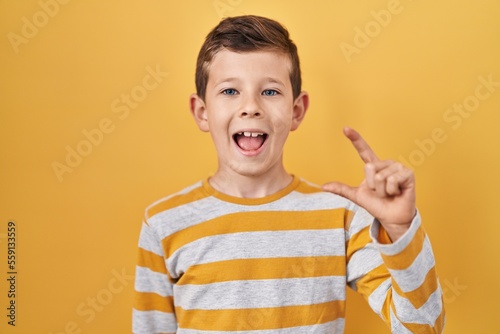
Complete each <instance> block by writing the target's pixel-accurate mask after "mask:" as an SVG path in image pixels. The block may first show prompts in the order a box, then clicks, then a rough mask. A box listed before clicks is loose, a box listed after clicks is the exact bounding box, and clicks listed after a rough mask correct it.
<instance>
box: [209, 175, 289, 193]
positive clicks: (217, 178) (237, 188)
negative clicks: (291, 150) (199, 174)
mask: <svg viewBox="0 0 500 334" xmlns="http://www.w3.org/2000/svg"><path fill="white" fill-rule="evenodd" d="M292 180H293V177H292V176H291V175H290V174H288V173H287V172H286V171H285V170H284V169H283V170H282V171H281V172H280V173H273V174H272V175H270V174H265V175H240V174H236V173H231V172H225V171H221V170H218V171H217V172H216V173H215V175H214V176H212V177H211V178H210V179H209V180H208V181H209V183H210V185H211V186H212V187H214V188H215V189H216V190H217V191H219V192H221V193H224V194H226V195H230V196H234V197H241V198H260V197H265V196H269V195H272V194H274V193H276V192H278V191H280V190H281V189H283V188H285V187H286V186H288V185H289V184H290V182H292Z"/></svg>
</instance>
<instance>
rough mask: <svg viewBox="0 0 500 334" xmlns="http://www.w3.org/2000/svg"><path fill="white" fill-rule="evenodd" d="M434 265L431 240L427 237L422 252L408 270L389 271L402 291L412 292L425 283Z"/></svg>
mask: <svg viewBox="0 0 500 334" xmlns="http://www.w3.org/2000/svg"><path fill="white" fill-rule="evenodd" d="M434 265H435V260H434V255H433V254H432V248H431V245H430V242H429V239H428V238H427V237H426V238H425V240H424V244H423V247H422V250H421V251H420V253H419V254H418V255H417V257H416V258H415V260H414V261H413V263H412V264H411V265H410V266H409V267H408V268H407V269H403V270H395V269H389V271H390V273H391V275H392V277H394V279H395V280H396V282H397V283H398V285H399V287H400V288H401V290H402V291H403V292H410V291H413V290H415V289H417V288H419V287H420V286H421V285H422V284H423V283H424V280H425V277H426V276H427V273H428V272H429V270H431V269H432V268H433V267H434Z"/></svg>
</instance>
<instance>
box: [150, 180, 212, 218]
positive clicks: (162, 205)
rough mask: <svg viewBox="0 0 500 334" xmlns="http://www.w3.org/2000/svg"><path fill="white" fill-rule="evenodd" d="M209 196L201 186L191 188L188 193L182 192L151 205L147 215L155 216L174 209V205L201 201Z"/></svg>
mask: <svg viewBox="0 0 500 334" xmlns="http://www.w3.org/2000/svg"><path fill="white" fill-rule="evenodd" d="M205 197H207V195H206V194H205V192H203V190H202V188H201V187H198V188H195V189H193V190H191V191H190V192H188V193H186V194H181V195H176V196H173V197H170V198H168V199H166V200H164V201H161V202H159V203H157V204H155V205H153V206H151V207H149V208H148V210H147V212H146V216H147V218H148V217H153V216H154V215H156V214H158V213H160V212H163V211H166V210H169V209H172V208H174V207H177V206H180V205H183V204H187V203H191V202H195V201H199V200H201V199H203V198H205Z"/></svg>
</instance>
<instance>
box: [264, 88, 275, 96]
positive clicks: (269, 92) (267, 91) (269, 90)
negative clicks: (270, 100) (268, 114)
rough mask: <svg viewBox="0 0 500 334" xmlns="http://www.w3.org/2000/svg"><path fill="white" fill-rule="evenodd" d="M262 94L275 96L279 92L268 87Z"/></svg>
mask: <svg viewBox="0 0 500 334" xmlns="http://www.w3.org/2000/svg"><path fill="white" fill-rule="evenodd" d="M262 95H264V96H275V95H278V92H277V91H276V90H274V89H266V90H265V91H263V92H262Z"/></svg>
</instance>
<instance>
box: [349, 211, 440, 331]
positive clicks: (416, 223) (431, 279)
mask: <svg viewBox="0 0 500 334" xmlns="http://www.w3.org/2000/svg"><path fill="white" fill-rule="evenodd" d="M347 234H348V242H347V257H348V266H347V268H348V269H347V271H348V282H349V285H350V286H351V287H352V288H353V289H354V290H356V291H357V292H359V293H360V294H361V295H363V297H364V298H365V299H366V300H367V301H368V303H369V304H370V306H371V308H372V309H373V310H374V311H375V312H376V313H377V314H378V315H379V316H380V317H381V318H382V319H384V321H385V322H386V323H387V324H388V325H389V326H390V328H391V330H392V332H393V333H421V334H423V333H442V331H443V328H444V322H445V312H444V307H443V296H442V291H441V287H440V285H439V281H438V277H437V274H436V269H435V261H434V255H433V252H432V247H431V244H430V242H429V239H428V237H427V235H426V233H425V231H424V229H423V228H422V226H421V222H420V216H419V214H418V213H417V215H416V216H415V218H414V220H413V222H412V224H411V227H410V229H409V230H408V231H407V232H406V233H405V234H404V235H403V236H402V237H401V238H400V239H399V240H397V241H396V242H395V243H385V242H387V241H388V236H387V234H386V233H385V231H384V230H383V228H382V227H381V225H380V223H379V222H377V221H376V220H375V221H374V220H373V218H372V217H370V216H369V215H368V214H367V213H366V212H364V211H363V210H360V211H358V212H356V213H355V215H354V217H353V218H352V221H351V223H350V227H349V230H348V233H347Z"/></svg>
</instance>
